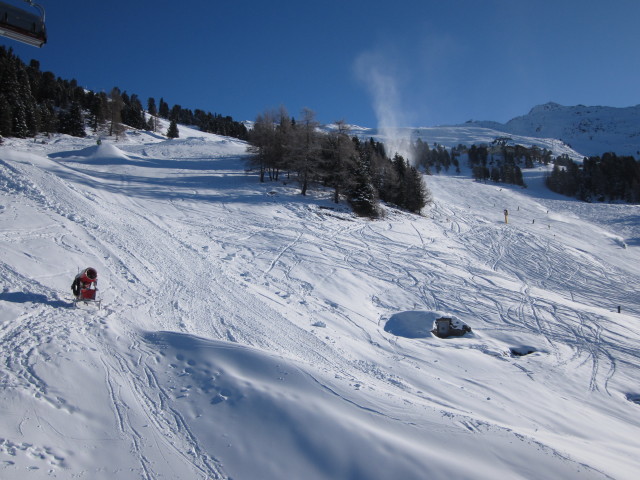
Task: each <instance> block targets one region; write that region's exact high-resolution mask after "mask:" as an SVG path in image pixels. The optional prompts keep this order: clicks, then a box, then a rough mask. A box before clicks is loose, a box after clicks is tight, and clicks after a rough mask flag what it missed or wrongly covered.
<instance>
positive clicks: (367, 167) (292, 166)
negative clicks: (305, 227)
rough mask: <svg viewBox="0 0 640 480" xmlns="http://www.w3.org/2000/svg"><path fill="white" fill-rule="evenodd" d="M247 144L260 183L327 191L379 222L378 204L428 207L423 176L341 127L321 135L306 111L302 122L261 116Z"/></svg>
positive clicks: (312, 115)
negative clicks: (318, 187)
mask: <svg viewBox="0 0 640 480" xmlns="http://www.w3.org/2000/svg"><path fill="white" fill-rule="evenodd" d="M249 143H250V147H249V151H250V152H251V153H252V156H251V160H250V162H251V166H252V167H253V168H255V169H256V170H257V171H258V172H259V178H260V181H261V182H264V181H267V180H271V181H277V180H279V179H281V178H282V177H283V176H284V177H286V178H287V179H288V178H291V177H293V178H294V179H295V180H297V182H298V183H299V185H300V193H301V194H302V195H306V194H307V192H308V190H309V188H311V187H312V186H313V185H322V186H324V187H328V188H330V189H332V191H333V201H334V202H335V203H338V202H339V201H340V199H341V198H345V199H347V200H348V201H349V203H350V204H351V205H352V207H353V209H354V211H355V212H356V214H358V215H362V216H367V217H371V218H376V217H378V216H379V215H380V213H381V211H380V208H379V201H380V200H382V201H384V202H387V203H390V204H394V205H396V206H398V207H400V208H403V209H406V210H408V211H410V212H415V213H419V212H420V210H421V209H422V208H423V207H424V206H425V205H427V203H429V202H430V201H431V195H430V192H429V190H428V189H427V187H426V185H425V183H424V181H423V179H422V174H421V173H420V172H419V171H418V169H417V168H416V167H414V166H412V165H410V164H409V163H408V161H407V160H405V159H404V158H403V157H402V156H401V155H398V154H396V155H395V156H394V157H393V158H392V159H391V158H389V157H388V156H387V154H386V152H385V148H384V145H383V144H381V143H380V142H376V141H374V140H373V139H370V140H368V141H362V140H360V139H358V138H357V137H351V136H350V135H349V127H348V125H347V124H346V123H345V122H344V121H339V122H336V124H335V126H334V128H332V129H330V130H329V131H327V132H324V131H321V130H320V129H319V123H318V122H317V121H316V119H315V113H314V112H313V111H311V110H309V109H305V110H303V112H302V116H301V118H300V120H296V119H295V118H293V117H291V116H289V114H288V113H287V111H286V109H285V108H284V107H282V108H280V110H278V111H266V112H264V113H262V114H259V115H258V116H257V117H256V121H255V123H254V125H253V129H251V130H250V132H249Z"/></svg>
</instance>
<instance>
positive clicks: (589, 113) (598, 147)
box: [471, 102, 640, 158]
mask: <svg viewBox="0 0 640 480" xmlns="http://www.w3.org/2000/svg"><path fill="white" fill-rule="evenodd" d="M471 124H473V125H477V126H483V127H487V128H493V129H495V130H499V131H503V132H507V133H510V134H516V135H525V136H529V137H539V138H557V139H559V140H562V141H563V142H565V143H566V144H569V145H570V146H571V147H572V148H573V149H575V150H577V151H578V152H580V153H581V154H582V155H585V156H595V155H602V154H603V153H605V152H615V153H616V154H618V155H632V156H634V157H636V158H639V157H640V105H636V106H635V107H626V108H615V107H601V106H585V105H577V106H571V107H566V106H563V105H559V104H557V103H553V102H550V103H546V104H544V105H538V106H536V107H534V108H532V109H531V111H530V112H529V113H528V114H527V115H523V116H520V117H516V118H513V119H511V120H509V121H508V122H507V123H505V124H501V123H497V122H471Z"/></svg>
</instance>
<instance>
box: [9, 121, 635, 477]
mask: <svg viewBox="0 0 640 480" xmlns="http://www.w3.org/2000/svg"><path fill="white" fill-rule="evenodd" d="M180 135H181V137H182V138H180V139H176V140H172V141H168V140H165V139H163V138H162V137H160V136H157V135H152V134H148V133H144V132H136V133H134V132H129V133H128V134H127V136H126V138H125V139H124V140H123V141H121V142H118V143H113V142H111V141H109V140H108V139H106V140H104V141H103V143H102V145H100V146H98V145H96V139H95V138H87V139H77V138H72V137H67V136H55V137H53V138H52V139H47V140H46V141H45V143H34V141H33V140H18V139H5V144H4V145H3V146H0V252H1V256H0V274H1V275H0V278H1V279H2V284H1V285H0V360H1V362H2V363H1V366H2V368H1V370H0V406H1V408H2V415H1V416H0V478H3V479H9V480H10V479H20V480H25V479H44V478H47V479H48V478H63V479H71V478H74V479H91V480H95V479H114V478H118V479H227V478H229V479H234V480H252V479H262V480H271V479H273V480H281V479H284V478H287V479H305V480H314V479H318V480H321V479H323V480H324V479H331V480H339V479H345V480H346V479H350V480H375V479H390V478H398V479H426V478H428V479H452V478H455V479H485V478H486V479H494V478H509V479H518V478H522V479H549V478H563V479H572V478H576V479H577V478H579V479H604V478H609V479H611V478H614V479H635V478H637V474H638V472H639V471H640V455H638V452H640V368H639V367H640V333H639V328H640V293H639V288H638V286H639V285H640V210H639V207H638V206H630V205H620V204H586V203H579V202H577V201H573V200H570V199H567V198H565V197H560V196H557V195H554V194H551V193H548V192H546V191H545V190H544V187H543V186H542V184H543V176H544V171H543V170H540V169H534V170H530V171H526V172H525V175H526V178H525V180H526V182H527V184H528V185H529V188H528V189H520V188H517V187H505V186H501V185H495V184H482V183H477V182H474V181H472V180H470V179H469V178H468V177H467V178H465V177H463V176H452V175H442V176H433V177H426V181H427V185H428V186H429V188H430V189H431V191H432V193H433V196H434V199H435V202H434V204H433V205H431V206H430V207H427V208H425V209H424V211H423V215H422V216H416V215H410V214H407V213H404V212H401V211H397V210H394V209H390V208H387V209H386V216H385V217H384V219H382V220H377V221H370V220H365V219H361V218H357V217H355V216H354V215H352V214H351V213H350V211H349V209H348V208H347V207H346V205H337V206H336V205H334V204H332V203H331V201H330V199H331V192H330V191H322V190H315V191H313V192H312V194H311V195H309V196H307V197H303V196H300V195H299V193H298V192H299V190H298V188H297V186H296V184H295V183H293V182H291V183H282V182H281V183H262V184H261V183H259V182H258V177H257V175H256V174H255V173H253V172H250V171H246V170H245V168H246V166H245V160H246V153H245V150H246V145H245V144H244V143H243V142H241V141H238V140H235V139H230V138H225V137H220V136H216V135H210V134H203V133H201V132H196V131H193V130H190V129H188V128H187V127H183V126H181V127H180ZM505 208H506V209H508V210H509V217H508V219H509V223H508V224H506V223H505V221H504V215H503V210H504V209H505ZM88 266H92V267H95V268H96V269H97V270H98V275H99V277H98V279H99V283H98V286H99V292H98V293H99V298H101V299H102V308H101V309H98V308H97V306H96V305H84V304H80V305H79V306H78V307H74V306H73V303H72V301H71V290H70V285H71V282H72V280H73V277H74V276H75V275H76V273H77V272H78V270H79V269H82V268H86V267H88ZM618 307H620V308H621V312H620V313H618ZM441 314H442V315H447V316H451V317H454V318H456V319H459V320H460V321H461V322H464V323H465V324H467V325H469V326H470V327H471V328H472V332H471V333H468V334H466V335H465V336H463V337H458V338H450V339H440V338H438V337H436V336H435V335H432V334H431V333H430V329H431V328H432V327H433V325H432V323H433V320H434V318H437V317H438V316H439V315H441ZM392 319H395V320H398V319H401V320H402V321H403V324H402V328H401V329H397V328H395V329H394V328H385V327H387V322H389V321H390V320H392ZM525 353H526V355H525Z"/></svg>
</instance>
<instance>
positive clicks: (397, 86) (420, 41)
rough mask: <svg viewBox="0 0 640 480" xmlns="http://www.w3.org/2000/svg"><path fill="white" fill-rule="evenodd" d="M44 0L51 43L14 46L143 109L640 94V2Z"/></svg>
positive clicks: (380, 105)
mask: <svg viewBox="0 0 640 480" xmlns="http://www.w3.org/2000/svg"><path fill="white" fill-rule="evenodd" d="M13 1H15V0H13ZM39 1H40V3H41V4H42V5H43V6H44V7H45V8H46V11H47V27H48V33H49V43H48V44H47V45H45V46H44V47H43V48H42V49H36V48H33V47H28V46H22V45H19V44H17V43H15V42H13V41H11V40H8V39H4V38H0V42H1V43H2V44H3V45H5V46H13V47H14V51H15V52H16V53H17V54H18V55H19V56H20V57H21V58H22V59H23V60H24V61H26V62H28V61H29V60H30V59H31V58H35V59H37V60H39V61H40V64H41V68H42V69H43V70H51V71H53V72H54V73H55V74H56V75H58V76H60V77H62V78H67V79H70V78H75V79H76V80H78V82H79V83H80V84H81V85H82V86H85V87H87V88H89V89H92V90H96V91H100V90H104V91H107V92H108V91H109V90H111V88H112V87H114V86H118V87H120V88H121V89H122V90H126V91H127V92H128V93H130V94H131V93H136V94H138V95H139V97H140V98H141V99H142V100H143V103H144V104H145V105H146V99H147V98H148V97H154V98H155V99H156V102H157V101H158V100H159V99H160V97H164V99H165V100H166V101H167V102H168V103H169V104H170V105H173V104H180V105H182V106H183V107H186V108H192V109H195V108H200V109H203V110H206V111H211V112H216V113H221V114H223V115H231V116H233V118H234V119H236V120H252V119H254V118H255V116H256V114H258V113H260V112H263V111H264V110H266V109H269V108H278V107H279V106H280V105H284V106H285V107H286V108H287V109H288V111H289V113H290V114H291V115H293V116H299V114H300V111H301V109H302V108H305V107H306V108H310V109H312V110H314V111H315V112H316V113H317V118H318V119H319V120H320V121H321V122H331V121H335V120H340V119H343V120H345V121H347V122H349V123H353V124H358V125H363V126H375V125H377V124H378V121H379V118H378V117H377V115H378V116H381V115H386V116H389V115H391V116H392V117H393V119H394V120H393V121H394V122H395V123H397V124H403V125H411V126H431V125H442V124H454V123H463V122H465V121H467V120H469V119H475V120H496V121H501V122H504V121H507V120H509V119H510V118H512V117H515V116H518V115H521V114H525V113H527V112H528V111H529V110H530V109H531V107H533V106H535V105H538V104H541V103H546V102H547V101H555V102H558V103H561V104H563V105H575V104H585V105H608V106H618V107H623V106H632V105H636V104H639V103H640V99H639V88H638V85H639V81H638V80H639V79H640V55H639V54H638V47H639V46H640V45H639V43H640V35H639V34H638V19H640V2H638V1H637V0H613V1H606V2H605V1H596V0H594V1H585V0H581V1H578V0H575V1H574V0H535V1H534V0H448V1H442V0H439V1H431V0H420V1H418V0H414V1H404V0H395V1H391V0H386V1H378V0H368V1H360V0H351V1H348V2H345V1H339V0H335V1H334V0H327V1H316V2H306V1H304V0H298V1H288V0H287V1H278V0H272V1H270V2H266V1H254V0H245V1H241V2H234V1H229V0H227V1H224V2H223V1H219V0H192V1H185V2H175V1H168V0H154V1H150V0H129V1H122V0H111V1H109V2H92V1H86V0H84V1H78V0H64V1H61V0H56V1H52V0H39Z"/></svg>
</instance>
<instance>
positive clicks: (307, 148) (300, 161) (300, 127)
mask: <svg viewBox="0 0 640 480" xmlns="http://www.w3.org/2000/svg"><path fill="white" fill-rule="evenodd" d="M291 137H292V142H291V145H290V148H289V154H290V156H291V160H292V167H293V168H294V169H295V170H296V171H297V172H298V179H299V181H300V193H301V194H302V195H306V194H307V189H308V188H309V182H311V180H312V179H313V178H314V177H315V176H316V175H317V174H318V166H319V158H320V154H321V149H320V134H319V133H318V122H317V121H316V119H315V112H314V111H313V110H310V109H308V108H305V109H304V110H303V111H302V120H301V121H300V122H299V123H298V124H296V127H295V128H294V129H293V132H292V135H291Z"/></svg>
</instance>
